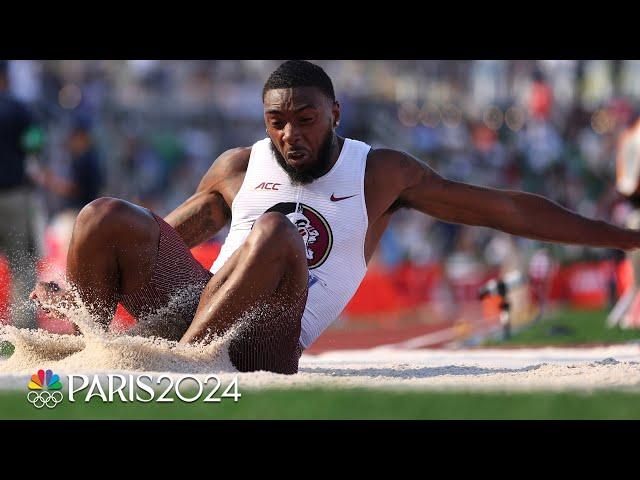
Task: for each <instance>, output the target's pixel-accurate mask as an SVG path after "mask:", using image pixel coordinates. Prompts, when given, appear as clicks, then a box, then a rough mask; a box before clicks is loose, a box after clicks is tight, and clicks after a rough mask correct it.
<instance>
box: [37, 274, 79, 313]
mask: <svg viewBox="0 0 640 480" xmlns="http://www.w3.org/2000/svg"><path fill="white" fill-rule="evenodd" d="M29 298H30V299H31V300H33V301H35V302H36V304H37V305H38V306H39V307H40V308H41V309H42V311H43V312H45V313H47V314H49V315H53V316H55V317H57V318H60V319H63V320H67V317H66V315H65V314H64V313H63V311H64V310H68V309H69V308H73V307H77V304H76V302H75V299H74V295H73V293H72V292H71V291H69V290H64V289H63V288H61V287H60V285H58V284H57V283H56V282H38V283H37V284H36V287H35V288H34V289H33V291H32V292H31V294H30V295H29ZM58 307H59V308H58Z"/></svg>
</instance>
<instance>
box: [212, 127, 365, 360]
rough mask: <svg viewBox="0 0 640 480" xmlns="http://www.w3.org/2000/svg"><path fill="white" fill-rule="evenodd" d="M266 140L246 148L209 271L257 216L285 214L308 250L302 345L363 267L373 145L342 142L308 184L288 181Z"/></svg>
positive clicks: (339, 305)
mask: <svg viewBox="0 0 640 480" xmlns="http://www.w3.org/2000/svg"><path fill="white" fill-rule="evenodd" d="M269 143H270V139H269V138H265V139H264V140H260V141H259V142H256V143H255V144H254V145H253V147H252V148H251V156H250V157H249V166H248V167H247V173H246V175H245V178H244V182H243V183H242V187H240V191H239V192H238V194H237V195H236V197H235V199H234V200H233V204H232V206H231V227H230V230H229V233H228V235H227V238H226V239H225V242H224V245H223V246H222V249H221V250H220V254H219V256H218V258H217V259H216V261H215V262H214V263H213V265H212V266H211V272H212V273H216V272H217V271H218V270H219V269H220V268H221V267H222V265H224V263H225V262H226V261H227V259H228V258H229V257H230V256H231V254H232V253H233V252H234V251H235V250H236V249H237V248H238V247H239V246H240V245H242V243H243V242H244V241H245V239H246V238H247V236H248V235H249V232H250V231H251V227H252V226H253V222H255V220H256V219H257V218H258V217H259V216H260V215H262V214H263V213H265V212H267V211H279V212H281V213H284V214H285V215H287V217H289V219H290V220H291V221H292V222H293V223H294V224H295V225H296V226H297V227H298V230H299V231H300V233H301V235H302V236H303V238H304V240H305V243H306V247H307V264H308V266H309V297H308V300H307V305H306V307H305V311H304V315H303V318H302V332H301V334H300V343H301V345H302V346H303V347H304V348H307V347H309V346H310V345H311V344H312V343H313V342H314V341H315V340H316V338H318V336H320V334H321V333H322V332H323V331H324V329H325V328H327V327H328V326H329V325H330V324H331V323H333V322H334V321H335V320H336V318H338V316H339V315H340V313H341V312H342V310H343V309H344V307H345V306H346V305H347V303H348V302H349V300H350V299H351V297H353V295H354V294H355V292H356V290H357V289H358V286H359V285H360V283H361V282H362V279H363V278H364V275H365V273H366V271H367V264H366V261H365V257H364V241H365V236H366V233H367V225H368V217H367V207H366V205H365V198H364V173H365V166H366V160H367V155H368V153H369V150H370V148H371V147H370V146H369V145H367V144H365V143H363V142H360V141H357V140H350V139H345V141H344V144H343V146H342V151H341V152H340V156H339V157H338V160H337V161H336V163H335V164H334V165H333V167H332V168H331V170H329V172H327V173H326V174H325V175H323V176H322V177H320V178H318V179H316V180H314V181H313V182H312V183H310V184H308V185H298V186H294V185H292V183H291V181H290V180H289V177H288V176H287V174H286V173H285V172H284V170H283V169H282V167H280V165H279V164H278V162H277V161H276V159H275V157H274V155H273V152H272V151H271V148H270V146H269Z"/></svg>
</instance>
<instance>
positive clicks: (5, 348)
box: [0, 340, 15, 358]
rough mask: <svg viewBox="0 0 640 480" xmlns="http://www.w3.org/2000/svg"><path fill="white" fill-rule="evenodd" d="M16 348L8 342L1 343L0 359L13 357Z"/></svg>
mask: <svg viewBox="0 0 640 480" xmlns="http://www.w3.org/2000/svg"><path fill="white" fill-rule="evenodd" d="M14 350H15V348H14V346H13V345H12V344H11V343H9V342H7V341H4V340H3V341H0V358H4V357H10V356H11V355H13V352H14Z"/></svg>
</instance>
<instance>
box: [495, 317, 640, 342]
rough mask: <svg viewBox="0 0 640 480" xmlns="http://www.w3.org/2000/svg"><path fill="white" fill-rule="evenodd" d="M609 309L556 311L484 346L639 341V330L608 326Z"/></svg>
mask: <svg viewBox="0 0 640 480" xmlns="http://www.w3.org/2000/svg"><path fill="white" fill-rule="evenodd" d="M607 314H608V311H607V310H570V309H564V310H559V311H557V312H555V313H553V314H552V315H551V316H549V317H547V318H543V319H542V320H540V321H539V322H537V323H535V324H532V325H530V326H528V327H525V328H524V329H523V330H521V331H520V332H517V333H515V334H514V335H513V336H512V337H511V338H510V339H509V340H506V341H503V340H487V341H486V342H485V343H484V344H485V345H570V344H584V343H619V342H628V341H633V340H640V330H623V329H621V328H619V327H614V328H609V327H608V326H607V324H606V317H607Z"/></svg>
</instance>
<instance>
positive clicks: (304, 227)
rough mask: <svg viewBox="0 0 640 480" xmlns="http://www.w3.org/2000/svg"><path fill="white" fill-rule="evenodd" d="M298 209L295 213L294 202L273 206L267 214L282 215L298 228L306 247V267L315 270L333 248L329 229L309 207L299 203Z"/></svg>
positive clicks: (320, 216)
mask: <svg viewBox="0 0 640 480" xmlns="http://www.w3.org/2000/svg"><path fill="white" fill-rule="evenodd" d="M298 207H299V208H298V211H296V203H295V202H283V203H278V204H277V205H274V206H273V207H271V208H270V209H269V210H267V212H280V213H283V214H284V215H286V216H287V217H288V218H289V219H290V220H291V221H292V222H293V224H294V225H295V226H296V227H298V231H299V232H300V235H302V238H303V240H304V244H305V245H306V247H307V265H308V266H309V269H313V268H317V267H319V266H320V265H322V264H323V263H324V261H325V260H326V259H327V257H328V256H329V252H331V247H332V246H333V234H332V233H331V227H329V223H327V221H326V220H325V219H324V217H323V216H322V215H320V213H318V211H317V210H314V209H313V208H311V207H310V206H309V205H305V204H304V203H300V204H298ZM265 213H266V212H265Z"/></svg>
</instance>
